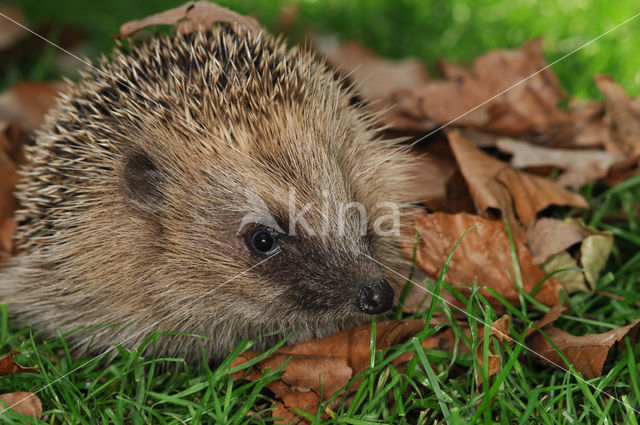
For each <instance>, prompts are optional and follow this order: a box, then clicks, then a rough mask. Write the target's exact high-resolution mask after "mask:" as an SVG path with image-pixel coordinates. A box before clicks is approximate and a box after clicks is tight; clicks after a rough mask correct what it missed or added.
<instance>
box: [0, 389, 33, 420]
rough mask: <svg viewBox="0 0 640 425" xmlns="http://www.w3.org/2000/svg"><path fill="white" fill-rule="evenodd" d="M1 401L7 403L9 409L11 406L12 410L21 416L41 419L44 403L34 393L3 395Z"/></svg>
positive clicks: (0, 396) (19, 392)
mask: <svg viewBox="0 0 640 425" xmlns="http://www.w3.org/2000/svg"><path fill="white" fill-rule="evenodd" d="M0 401H2V402H4V403H6V405H7V407H8V406H11V410H13V411H14V412H16V413H19V414H21V415H25V416H31V417H32V418H39V417H40V416H41V415H42V402H41V401H40V399H39V398H38V397H37V396H36V395H35V394H34V393H30V392H26V391H18V392H15V393H7V394H2V395H0ZM1 405H2V403H0V406H1Z"/></svg>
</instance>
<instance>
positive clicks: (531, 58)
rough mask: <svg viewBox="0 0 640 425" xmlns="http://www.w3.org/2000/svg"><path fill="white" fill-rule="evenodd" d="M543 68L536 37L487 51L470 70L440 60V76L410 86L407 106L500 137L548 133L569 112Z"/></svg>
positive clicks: (539, 41)
mask: <svg viewBox="0 0 640 425" xmlns="http://www.w3.org/2000/svg"><path fill="white" fill-rule="evenodd" d="M443 64H444V66H443ZM545 68H546V62H545V60H544V56H543V49H542V39H536V40H532V41H530V42H528V43H526V44H524V45H523V46H522V47H521V48H520V49H517V50H495V51H492V52H489V53H487V54H486V55H483V56H481V57H479V58H478V59H476V60H475V61H474V63H473V65H472V67H471V70H470V71H466V70H464V69H463V68H462V67H459V66H451V65H450V64H448V63H447V62H440V70H441V72H442V73H443V74H444V76H445V80H443V81H433V82H430V83H428V84H426V85H424V86H423V87H421V88H417V89H415V90H413V92H412V93H411V95H412V97H411V100H412V102H407V105H411V107H412V109H415V110H418V111H420V112H421V113H422V116H423V120H428V121H434V122H436V123H437V124H445V123H449V122H451V121H452V120H455V122H456V125H458V126H468V127H472V128H475V129H478V130H484V131H488V132H492V133H498V134H503V135H518V134H520V135H521V134H526V133H533V134H544V133H549V132H552V131H553V130H554V129H555V128H556V127H562V126H565V125H566V122H568V120H569V116H568V114H567V113H565V112H564V111H562V110H560V109H558V107H557V105H558V103H559V102H560V101H561V100H562V99H563V98H564V97H565V94H564V92H563V90H562V89H561V88H560V85H559V83H558V80H557V78H556V76H555V75H554V74H553V72H552V71H551V70H549V69H545ZM541 70H542V71H541ZM507 90H508V91H507ZM503 92H504V93H503ZM496 96H497V97H496ZM489 99H491V101H489V102H487V101H488V100H489ZM480 105H481V106H480ZM407 108H408V106H407V107H404V108H403V109H405V110H406V109H407Z"/></svg>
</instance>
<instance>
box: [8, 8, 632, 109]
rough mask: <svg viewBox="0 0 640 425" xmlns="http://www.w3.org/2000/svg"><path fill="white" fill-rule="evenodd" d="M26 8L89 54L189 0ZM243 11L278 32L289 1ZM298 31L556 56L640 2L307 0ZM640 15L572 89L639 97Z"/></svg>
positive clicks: (456, 52) (11, 73) (431, 49)
mask: <svg viewBox="0 0 640 425" xmlns="http://www.w3.org/2000/svg"><path fill="white" fill-rule="evenodd" d="M3 3H8V4H11V3H15V4H18V5H20V6H21V7H22V9H23V10H24V11H25V13H26V16H27V24H28V25H29V26H31V27H32V28H34V27H35V28H38V27H42V26H43V25H44V24H47V25H46V26H47V28H46V31H45V34H43V35H45V36H47V38H49V39H51V40H52V41H56V40H57V39H58V37H59V36H60V33H61V32H62V30H63V28H64V26H65V24H66V25H71V26H72V27H74V28H76V29H79V30H80V31H81V32H82V33H84V36H85V38H86V40H85V42H84V43H83V44H82V46H80V48H79V49H78V50H79V52H80V53H82V54H86V55H87V56H89V57H96V56H97V55H98V54H99V53H101V52H108V51H109V50H110V49H111V47H112V40H111V39H110V36H112V35H115V34H117V32H118V28H119V26H120V25H121V24H122V23H124V22H126V21H128V20H131V19H137V18H141V17H144V16H147V15H149V14H152V13H155V12H158V11H160V10H165V9H167V8H171V7H175V6H177V5H180V4H182V3H183V2H182V1H180V0H174V1H171V0H149V1H144V2H136V1H129V0H110V1H104V2H103V1H93V2H91V1H87V0H62V1H55V2H54V1H41V0H19V1H12V0H4V2H3ZM218 3H220V4H222V5H225V6H228V7H230V8H232V9H234V10H236V11H238V12H241V13H245V14H253V15H254V16H256V17H257V18H258V19H259V20H260V22H262V23H263V24H264V25H265V26H267V28H269V29H271V30H277V23H278V20H279V10H280V8H281V6H282V5H283V4H286V3H292V2H291V1H289V0H221V1H219V2H218ZM294 3H295V4H297V5H298V10H299V19H298V20H297V21H296V29H298V30H302V29H303V28H309V27H314V28H316V29H318V30H319V31H322V32H328V33H332V34H336V35H337V36H338V37H340V38H342V39H356V40H360V41H361V42H363V43H364V44H365V45H367V46H369V47H370V48H372V49H373V50H375V51H377V52H379V53H380V54H382V55H384V56H387V57H395V58H402V57H406V56H416V57H419V58H421V59H422V60H424V61H425V63H427V64H431V63H433V61H434V60H435V59H437V58H445V59H450V60H453V61H466V60H471V59H473V58H475V57H476V56H478V55H480V54H482V53H484V52H486V51H488V50H490V49H496V48H515V47H518V46H520V45H521V44H522V43H523V42H524V41H526V40H528V39H530V38H533V37H538V36H544V38H545V51H546V57H547V60H548V61H549V62H552V61H554V60H556V59H558V58H560V57H562V56H564V55H565V54H567V53H569V52H570V51H572V50H574V49H575V48H577V47H579V46H581V45H582V44H584V43H586V42H588V41H589V40H591V39H593V38H595V37H598V36H599V35H601V34H602V33H604V32H605V31H607V30H609V29H610V28H612V27H614V26H616V25H617V24H619V23H621V22H623V21H625V20H626V19H628V18H630V17H631V16H633V15H635V14H636V13H639V12H640V5H638V3H637V1H635V0H616V1H614V2H612V1H607V0H535V1H532V0H501V1H499V0H452V1H445V0H394V1H390V0H314V1H311V0H303V1H298V2H294ZM639 22H640V18H638V20H634V21H632V22H631V23H629V24H628V25H625V26H623V27H621V28H619V29H618V30H616V31H615V32H613V33H611V34H610V35H607V36H605V37H603V38H602V39H600V40H598V41H597V42H596V43H593V44H591V45H589V46H588V47H587V48H585V49H583V50H581V51H579V52H577V53H575V54H574V55H571V56H570V57H568V58H566V59H565V60H563V61H562V62H561V63H559V64H558V65H557V66H555V67H554V71H555V72H556V73H557V74H558V76H559V78H560V81H561V83H562V85H563V87H565V88H566V89H567V90H568V91H569V92H570V93H571V94H572V95H574V96H577V97H581V98H593V97H598V96H599V93H598V91H597V89H596V87H595V85H594V84H593V81H592V77H593V76H594V75H596V74H610V75H612V76H613V77H614V78H615V79H616V81H618V82H619V83H621V84H622V86H623V87H625V89H626V90H627V91H628V92H629V93H630V94H632V95H634V96H635V95H636V94H638V93H640V50H639V49H638V48H637V47H636V46H639V45H640V30H639V28H640V23H639ZM52 49H53V47H51V46H44V51H39V52H34V53H35V54H36V55H35V57H34V58H33V59H32V60H31V61H29V62H27V63H26V64H23V65H21V66H19V67H11V66H8V67H7V69H5V70H4V74H5V75H4V76H2V78H1V79H0V83H2V84H3V85H7V84H8V83H9V82H12V81H15V80H17V79H19V78H25V79H28V80H40V79H45V78H55V77H57V76H58V72H59V71H58V70H56V69H55V68H52V67H51V57H50V55H51V51H52Z"/></svg>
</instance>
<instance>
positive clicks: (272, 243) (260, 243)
mask: <svg viewBox="0 0 640 425" xmlns="http://www.w3.org/2000/svg"><path fill="white" fill-rule="evenodd" d="M248 242H249V243H248V245H249V248H251V250H252V251H253V252H255V253H256V254H260V255H269V254H271V253H273V252H274V251H275V250H276V249H277V248H278V238H277V237H276V235H275V232H273V231H272V230H271V229H267V228H264V227H261V228H259V229H256V230H254V231H253V232H251V233H250V234H249V240H248Z"/></svg>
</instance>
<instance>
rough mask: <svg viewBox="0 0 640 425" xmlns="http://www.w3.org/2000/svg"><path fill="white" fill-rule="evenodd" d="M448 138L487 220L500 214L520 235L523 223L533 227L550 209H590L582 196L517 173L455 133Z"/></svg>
mask: <svg viewBox="0 0 640 425" xmlns="http://www.w3.org/2000/svg"><path fill="white" fill-rule="evenodd" d="M448 137H449V143H450V146H451V149H452V151H453V154H454V155H455V157H456V160H457V162H458V167H459V168H460V171H461V173H462V175H463V177H464V178H465V181H466V182H467V185H468V187H469V192H470V194H471V197H472V198H473V201H474V203H475V206H476V208H477V210H478V212H479V213H480V214H481V215H483V216H484V217H487V218H495V215H496V214H495V212H496V211H497V212H499V216H501V217H503V218H504V219H506V220H507V221H508V222H509V224H510V225H511V228H512V229H513V231H514V233H516V234H518V235H520V234H521V233H520V223H522V224H524V225H528V224H530V223H532V222H533V221H534V220H535V218H536V214H537V213H538V212H540V211H542V210H543V209H545V208H547V207H549V206H550V205H563V206H571V207H576V208H588V206H589V205H588V204H587V202H586V201H585V200H584V198H583V197H582V196H581V195H579V194H577V193H573V192H570V191H568V190H567V189H565V188H563V187H562V186H561V185H560V184H558V183H556V182H553V181H551V180H549V179H546V178H543V177H539V176H535V175H532V174H529V173H525V172H523V171H518V170H515V169H514V168H512V167H511V166H510V165H509V164H507V163H504V162H502V161H500V160H497V159H495V158H493V157H492V156H490V155H488V154H486V153H484V152H482V151H481V150H480V149H478V148H477V147H475V146H474V145H473V143H471V142H470V141H468V140H466V139H463V138H462V137H461V136H460V135H459V133H457V132H455V131H454V132H451V133H449V135H448ZM516 215H517V216H516Z"/></svg>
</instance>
